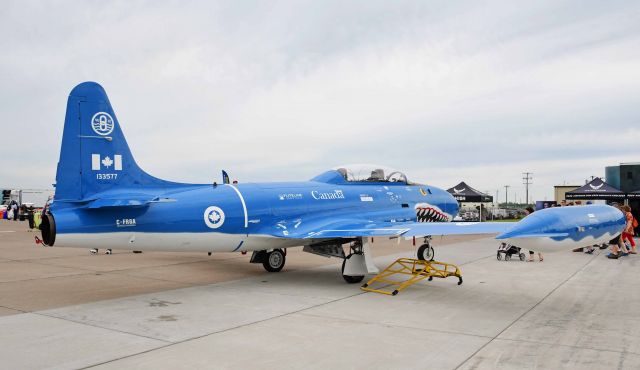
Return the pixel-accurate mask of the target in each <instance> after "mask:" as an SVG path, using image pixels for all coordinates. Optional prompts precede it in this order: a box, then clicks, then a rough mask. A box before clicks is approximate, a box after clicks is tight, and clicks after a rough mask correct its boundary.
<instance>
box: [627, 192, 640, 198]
mask: <svg viewBox="0 0 640 370" xmlns="http://www.w3.org/2000/svg"><path fill="white" fill-rule="evenodd" d="M627 198H631V199H640V190H636V191H632V192H631V193H629V194H627Z"/></svg>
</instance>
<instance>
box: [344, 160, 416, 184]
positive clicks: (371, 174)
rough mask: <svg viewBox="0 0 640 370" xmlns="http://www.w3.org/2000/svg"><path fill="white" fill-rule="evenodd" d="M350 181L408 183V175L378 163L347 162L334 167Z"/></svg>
mask: <svg viewBox="0 0 640 370" xmlns="http://www.w3.org/2000/svg"><path fill="white" fill-rule="evenodd" d="M332 170H334V171H338V172H339V173H340V174H341V175H342V177H344V179H345V180H346V181H349V182H401V183H405V184H406V183H408V180H407V176H406V175H405V174H404V173H403V172H402V171H398V170H396V169H395V168H391V167H387V166H380V165H376V164H347V165H343V166H337V167H334V168H332Z"/></svg>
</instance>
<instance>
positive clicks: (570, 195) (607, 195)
mask: <svg viewBox="0 0 640 370" xmlns="http://www.w3.org/2000/svg"><path fill="white" fill-rule="evenodd" d="M625 196H626V194H625V193H624V192H623V191H621V190H619V189H616V188H614V187H613V186H611V185H609V184H607V183H606V182H604V181H603V180H602V179H601V178H599V177H596V178H595V179H593V180H591V181H590V182H589V183H587V184H586V185H585V186H583V187H580V188H578V189H576V190H573V191H570V192H567V193H566V194H565V198H566V199H602V200H621V199H624V198H625Z"/></svg>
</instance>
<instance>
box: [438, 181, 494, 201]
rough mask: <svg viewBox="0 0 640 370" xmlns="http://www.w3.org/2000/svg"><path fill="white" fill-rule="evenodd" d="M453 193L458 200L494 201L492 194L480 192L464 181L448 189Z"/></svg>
mask: <svg viewBox="0 0 640 370" xmlns="http://www.w3.org/2000/svg"><path fill="white" fill-rule="evenodd" d="M447 191H448V192H449V193H451V195H453V197H454V198H456V200H457V201H458V202H469V203H489V202H493V197H492V196H491V195H487V194H485V193H482V192H479V191H477V190H476V189H474V188H472V187H471V186H469V185H467V183H465V182H464V181H462V182H460V183H459V184H458V185H456V186H454V187H452V188H449V189H447Z"/></svg>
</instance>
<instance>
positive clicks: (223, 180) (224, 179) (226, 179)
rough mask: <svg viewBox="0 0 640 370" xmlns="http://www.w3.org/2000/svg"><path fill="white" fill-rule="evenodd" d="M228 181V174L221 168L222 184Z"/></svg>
mask: <svg viewBox="0 0 640 370" xmlns="http://www.w3.org/2000/svg"><path fill="white" fill-rule="evenodd" d="M229 182H230V181H229V174H228V173H227V171H225V170H222V183H223V184H228V183H229Z"/></svg>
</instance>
